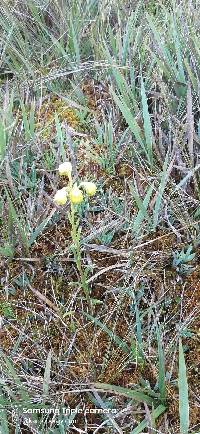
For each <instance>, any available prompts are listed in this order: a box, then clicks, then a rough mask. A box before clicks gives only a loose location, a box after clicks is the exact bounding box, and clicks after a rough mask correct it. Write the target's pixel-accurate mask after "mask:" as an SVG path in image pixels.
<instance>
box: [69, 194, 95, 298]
mask: <svg viewBox="0 0 200 434" xmlns="http://www.w3.org/2000/svg"><path fill="white" fill-rule="evenodd" d="M70 223H71V237H72V240H73V247H74V260H75V262H76V266H77V270H78V272H79V277H80V282H81V286H82V288H83V290H84V293H85V296H86V299H87V301H88V303H90V297H89V289H88V284H87V279H86V273H85V272H84V270H83V268H82V263H81V248H80V228H79V223H78V220H77V219H76V213H75V207H74V204H73V203H71V202H70Z"/></svg>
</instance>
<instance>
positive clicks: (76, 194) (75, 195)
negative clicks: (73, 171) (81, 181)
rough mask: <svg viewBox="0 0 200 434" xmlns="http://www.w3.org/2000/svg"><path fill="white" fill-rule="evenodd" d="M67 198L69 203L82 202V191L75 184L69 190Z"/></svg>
mask: <svg viewBox="0 0 200 434" xmlns="http://www.w3.org/2000/svg"><path fill="white" fill-rule="evenodd" d="M69 199H70V202H71V203H74V204H79V203H81V202H83V193H82V191H81V190H80V188H78V187H77V185H76V184H75V185H74V187H73V188H72V189H71V190H70V192H69Z"/></svg>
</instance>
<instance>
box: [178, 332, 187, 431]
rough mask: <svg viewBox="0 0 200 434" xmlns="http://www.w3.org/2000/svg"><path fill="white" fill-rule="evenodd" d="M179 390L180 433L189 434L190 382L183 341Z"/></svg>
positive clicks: (180, 351) (180, 352)
mask: <svg viewBox="0 0 200 434" xmlns="http://www.w3.org/2000/svg"><path fill="white" fill-rule="evenodd" d="M178 388H179V417H180V433H181V434H188V432H189V397H188V382H187V372H186V364H185V357H184V352H183V345H182V340H181V339H180V340H179V373H178Z"/></svg>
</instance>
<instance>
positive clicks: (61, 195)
mask: <svg viewBox="0 0 200 434" xmlns="http://www.w3.org/2000/svg"><path fill="white" fill-rule="evenodd" d="M53 200H54V202H55V203H56V205H65V204H66V202H67V191H66V187H64V188H61V190H58V191H57V192H56V194H55V196H54V199H53Z"/></svg>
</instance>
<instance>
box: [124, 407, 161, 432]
mask: <svg viewBox="0 0 200 434" xmlns="http://www.w3.org/2000/svg"><path fill="white" fill-rule="evenodd" d="M165 410H166V407H164V405H162V404H161V405H159V406H158V407H157V408H156V409H155V410H153V411H152V413H151V420H156V419H158V417H159V416H160V415H161V414H162V413H164V412H165ZM147 427H148V421H147V420H146V419H144V420H143V421H142V422H141V423H140V424H139V425H138V426H137V428H135V429H134V430H133V431H131V433H130V434H140V433H141V432H142V431H143V430H144V429H145V428H147ZM153 431H154V430H153ZM155 432H156V430H155Z"/></svg>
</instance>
